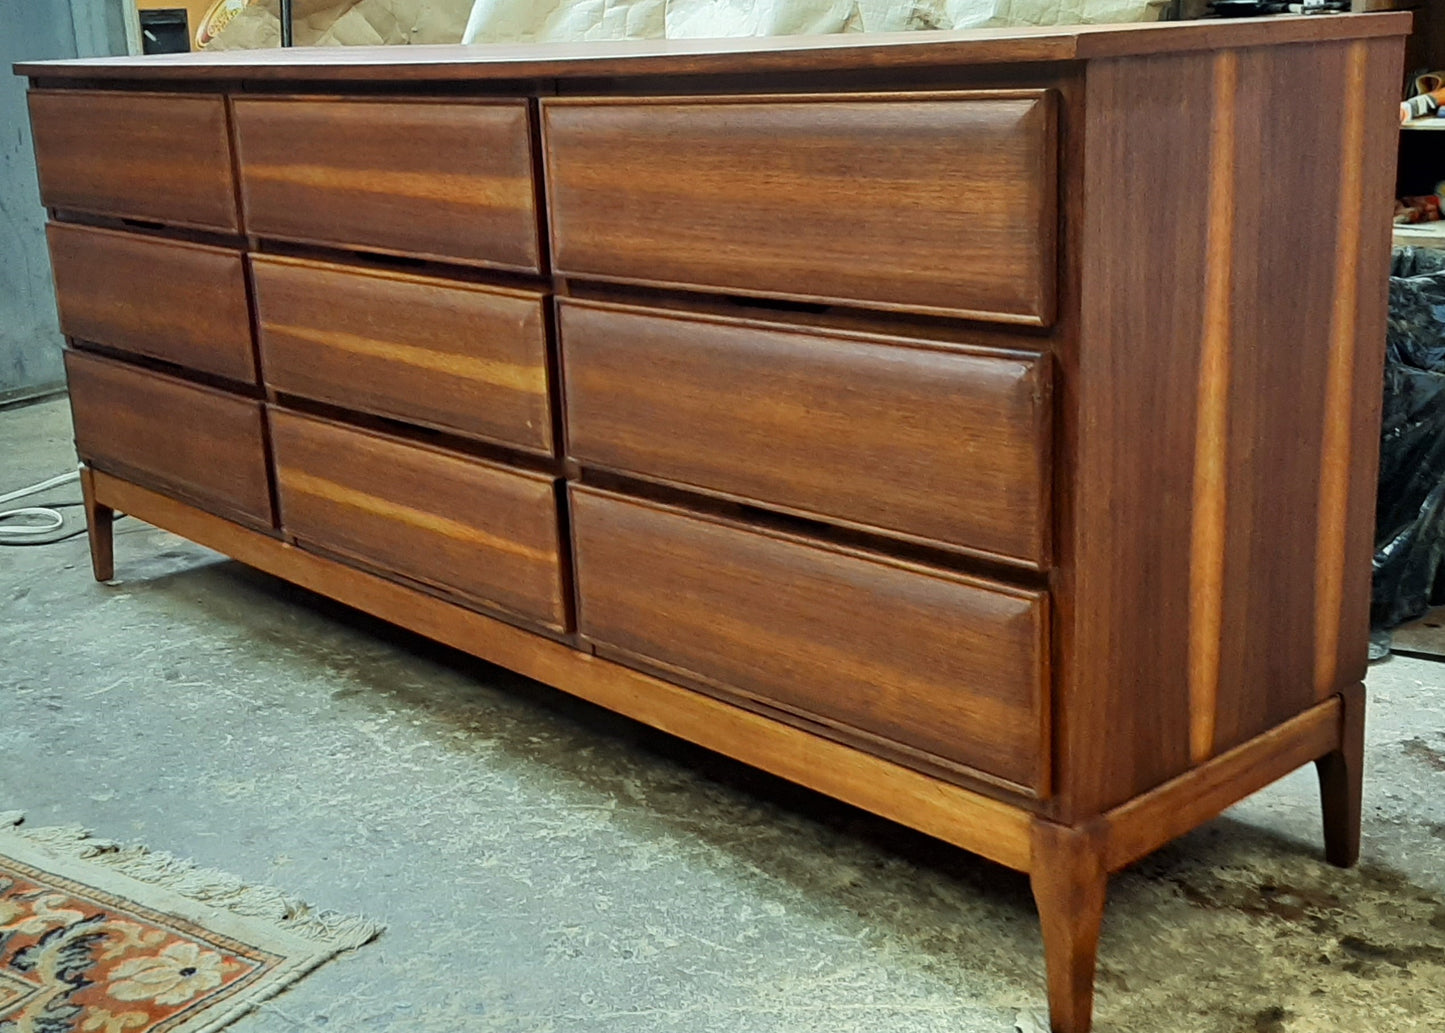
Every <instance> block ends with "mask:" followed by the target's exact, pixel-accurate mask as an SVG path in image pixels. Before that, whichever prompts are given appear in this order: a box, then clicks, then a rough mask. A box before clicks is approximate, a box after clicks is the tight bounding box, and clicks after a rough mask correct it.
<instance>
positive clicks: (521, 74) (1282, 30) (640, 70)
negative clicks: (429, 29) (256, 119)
mask: <svg viewBox="0 0 1445 1033" xmlns="http://www.w3.org/2000/svg"><path fill="white" fill-rule="evenodd" d="M1409 31H1410V21H1409V17H1408V15H1407V14H1405V13H1389V14H1369V15H1347V16H1343V17H1332V16H1316V17H1312V18H1309V19H1301V18H1244V19H1209V20H1207V21H1195V22H1184V23H1180V22H1164V23H1132V24H1125V25H1112V24H1105V25H1066V26H1057V27H1052V26H1051V27H1048V28H1038V27H1034V26H1024V27H1017V28H1014V29H995V30H991V31H989V32H978V31H976V30H962V31H956V32H883V33H866V34H863V33H836V34H834V35H830V36H784V37H779V38H775V39H756V38H747V39H724V40H718V39H669V40H619V41H610V40H588V41H586V42H585V43H541V44H537V43H516V44H488V45H487V46H484V47H477V46H430V47H424V48H423V47H385V46H381V47H297V48H295V49H292V50H284V51H283V50H246V51H232V52H229V53H226V52H221V53H214V52H212V53H204V54H177V55H175V56H174V57H168V58H167V59H166V60H165V61H164V62H157V61H154V60H151V59H149V58H144V57H122V58H110V59H105V60H95V59H85V60H79V61H75V60H71V61H30V62H23V63H21V64H18V65H16V66H15V67H16V72H17V74H19V75H30V76H40V77H76V78H84V77H95V78H105V79H111V78H114V79H133V78H139V79H199V80H217V79H221V80H231V79H236V78H246V79H255V80H261V81H264V80H286V81H297V80H307V81H314V82H327V81H337V82H351V81H356V80H361V81H369V80H374V79H383V78H384V79H389V80H393V81H400V82H416V81H442V82H456V81H467V82H478V81H483V82H484V81H488V80H498V79H500V80H507V79H532V78H553V77H567V78H577V77H590V76H618V75H635V76H645V77H652V76H662V75H698V74H706V73H709V72H712V73H739V74H743V75H754V76H756V75H761V74H766V73H775V72H803V73H807V74H817V73H819V72H826V71H839V70H848V69H856V68H862V67H866V68H873V69H879V70H889V69H895V70H902V69H910V68H930V67H932V68H960V67H966V66H968V65H981V64H1000V63H1017V62H1028V61H1073V60H1078V59H1081V58H1088V57H1108V56H1110V55H1118V54H1137V53H1143V52H1154V53H1165V52H1170V51H1187V50H1213V49H1216V48H1218V47H1226V46H1236V47H1237V46H1261V45H1267V44H1278V43H1307V42H1312V41H1316V40H1326V39H1341V38H1353V37H1356V36H1360V37H1364V36H1398V35H1403V34H1404V33H1407V32H1409Z"/></svg>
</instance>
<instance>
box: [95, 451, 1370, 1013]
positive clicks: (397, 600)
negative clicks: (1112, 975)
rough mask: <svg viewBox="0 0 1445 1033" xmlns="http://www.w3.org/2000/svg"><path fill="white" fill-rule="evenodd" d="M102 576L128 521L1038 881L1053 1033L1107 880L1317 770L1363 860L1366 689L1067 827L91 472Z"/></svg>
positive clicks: (1345, 863)
mask: <svg viewBox="0 0 1445 1033" xmlns="http://www.w3.org/2000/svg"><path fill="white" fill-rule="evenodd" d="M81 487H82V489H83V492H84V495H85V509H86V516H87V518H88V528H89V538H90V553H91V563H92V567H93V570H94V573H95V577H96V579H97V580H99V581H109V580H111V579H112V577H113V576H114V573H115V565H114V551H113V546H112V534H111V523H112V520H113V518H114V515H115V514H116V513H125V514H128V515H130V516H133V517H136V518H137V519H140V520H143V521H145V522H146V523H149V524H152V525H154V526H156V527H160V528H163V529H164V530H167V531H170V532H172V533H174V534H177V535H180V536H181V537H183V538H187V539H189V540H191V541H193V542H196V543H198V544H200V545H204V546H206V547H208V548H211V549H214V550H216V551H217V552H221V553H223V554H225V555H227V556H229V557H231V558H232V559H235V560H237V561H239V562H241V563H244V564H246V565H248V566H251V567H255V568H257V569H259V570H262V571H265V572H266V573H268V574H272V575H274V576H276V577H279V578H282V579H283V580H286V581H289V582H291V583H293V584H296V585H299V586H300V587H302V588H306V589H309V590H310V591H313V592H316V593H318V594H320V595H324V596H327V597H329V598H331V599H335V600H336V601H338V602H341V603H344V604H346V605H348V606H353V607H355V608H357V609H359V610H362V611H364V612H366V613H369V614H371V615H373V616H376V617H379V618H381V619H382V620H386V621H389V622H391V623H393V624H397V625H399V626H401V627H404V628H406V629H408V630H410V631H413V632H416V633H417V634H420V635H424V636H426V637H427V638H431V639H434V640H436V641H438V642H442V643H444V644H446V645H448V646H451V647H453V648H456V649H460V650H462V651H463V652H466V653H469V654H471V655H473V656H476V657H479V658H481V659H483V660H486V661H489V662H491V663H495V664H497V665H498V666H501V667H506V668H508V669H510V670H512V671H515V672H517V673H519V674H522V675H525V676H526V677H529V678H532V679H534V680H536V681H540V682H542V683H544V684H546V685H549V686H551V687H553V688H556V689H560V690H561V691H563V692H567V693H569V694H571V695H574V696H577V697H579V698H581V699H585V700H587V701H589V702H591V703H595V704H597V705H598V706H601V707H605V708H606V709H608V710H612V711H615V712H617V713H619V714H622V715H624V716H626V717H630V718H632V719H634V720H637V721H640V722H642V723H643V724H646V725H650V726H651V727H653V728H657V729H659V730H661V731H664V732H667V733H669V734H671V735H676V736H678V737H679V738H681V739H685V740H688V741H689V742H692V743H695V744H697V745H699V746H702V747H705V748H707V749H711V750H716V751H717V752H719V753H723V754H726V755H727V756H729V757H732V758H734V759H735V760H738V761H741V762H743V763H745V764H749V765H751V766H753V767H757V768H760V769H762V770H764V771H767V772H769V773H771V774H774V775H777V776H779V777H781V778H785V779H787V780H789V781H791V782H796V783H798V784H800V785H804V786H807V787H808V788H810V789H814V790H816V791H818V792H821V793H823V794H825V795H827V796H831V797H833V798H835V799H838V800H842V801H844V802H846V803H849V804H852V805H854V806H857V807H860V808H862V809H863V810H866V811H870V812H872V813H874V814H877V815H880V816H882V817H885V818H888V819H890V820H893V821H896V822H899V823H900V824H902V825H906V826H908V827H910V828H913V829H917V830H918V831H920V832H924V833H926V834H928V835H931V836H934V837H936V838H938V839H941V840H944V841H945V842H947V843H950V844H952V845H954V846H958V847H961V848H963V849H965V850H968V851H970V852H972V853H975V854H979V855H981V856H983V857H987V858H989V859H990V860H992V861H995V862H997V863H999V864H1002V865H1004V866H1006V867H1009V868H1013V869H1015V870H1017V871H1021V872H1026V873H1028V874H1029V877H1030V881H1031V884H1032V887H1033V893H1034V899H1035V901H1036V903H1037V905H1038V909H1039V916H1040V922H1041V925H1042V928H1043V940H1044V953H1045V958H1046V961H1047V968H1048V983H1049V994H1048V996H1049V1010H1050V1015H1051V1025H1052V1028H1053V1030H1054V1033H1087V1030H1088V1029H1089V1026H1090V1017H1091V1012H1092V1004H1093V984H1094V963H1095V956H1096V953H1097V947H1098V940H1099V929H1100V924H1101V922H1102V920H1103V914H1104V904H1105V898H1106V890H1107V884H1108V878H1109V875H1110V873H1112V872H1116V871H1118V870H1120V869H1121V868H1124V867H1126V866H1127V865H1129V864H1131V863H1133V862H1134V861H1136V860H1138V859H1139V858H1141V857H1143V856H1145V855H1146V854H1148V853H1150V852H1151V851H1153V850H1156V849H1158V848H1159V847H1160V846H1163V845H1164V844H1165V843H1168V842H1169V841H1170V840H1172V839H1174V838H1175V837H1177V836H1180V835H1182V834H1184V833H1186V832H1188V831H1190V830H1191V829H1194V828H1196V827H1198V826H1199V825H1202V824H1204V823H1205V822H1207V821H1209V820H1210V819H1211V818H1214V817H1215V816H1216V815H1218V814H1220V813H1221V812H1222V811H1224V810H1225V809H1226V808H1228V807H1230V806H1232V805H1233V804H1235V803H1237V802H1239V801H1240V800H1242V799H1244V798H1245V797H1246V796H1249V795H1250V794H1251V793H1254V792H1255V791H1257V790H1259V789H1261V788H1263V787H1264V786H1266V785H1268V784H1270V783H1271V782H1274V781H1275V780H1277V779H1279V778H1281V777H1283V776H1284V775H1286V774H1289V773H1290V772H1291V771H1293V770H1294V769H1296V768H1298V767H1301V766H1302V765H1304V764H1307V763H1309V762H1310V761H1314V762H1315V764H1316V766H1317V768H1318V773H1319V779H1320V793H1321V800H1322V803H1323V810H1324V833H1325V844H1326V849H1325V854H1326V858H1327V859H1328V860H1329V861H1330V862H1331V863H1332V864H1336V865H1339V866H1341V867H1349V866H1351V865H1353V864H1354V863H1355V862H1356V860H1357V859H1358V857H1359V849H1360V817H1361V806H1360V801H1361V791H1360V789H1361V773H1362V756H1363V750H1364V703H1365V699H1364V687H1363V686H1362V685H1358V684H1356V685H1352V686H1349V687H1348V688H1347V689H1345V690H1344V691H1343V692H1341V693H1340V694H1338V695H1335V696H1331V697H1329V698H1328V699H1326V700H1325V701H1324V702H1322V703H1320V704H1318V705H1317V706H1315V707H1312V708H1311V709H1309V710H1306V711H1304V712H1303V713H1301V714H1299V715H1297V716H1296V717H1294V718H1293V719H1291V720H1289V721H1286V722H1284V723H1283V724H1280V725H1278V726H1276V727H1275V728H1273V729H1271V730H1270V731H1268V732H1266V733H1264V734H1263V735H1260V736H1257V737H1256V738H1254V739H1251V740H1249V741H1248V742H1245V743H1243V744H1241V745H1240V746H1237V747H1235V748H1234V749H1232V750H1229V751H1228V752H1226V753H1222V754H1220V755H1219V756H1217V757H1215V758H1213V759H1212V760H1210V761H1208V762H1206V763H1204V764H1202V765H1200V766H1199V767H1196V768H1194V769H1192V770H1190V771H1188V772H1185V773H1184V774H1182V775H1180V776H1178V777H1177V778H1174V779H1172V780H1170V781H1168V782H1165V783H1164V784H1163V785H1160V786H1158V787H1156V788H1155V789H1153V790H1151V791H1149V792H1147V793H1144V794H1142V795H1140V796H1137V797H1135V798H1134V799H1132V800H1129V801H1127V802H1126V803H1124V804H1121V805H1120V806H1118V807H1115V808H1114V809H1112V810H1110V811H1107V812H1105V813H1104V814H1102V815H1100V816H1098V817H1096V818H1094V819H1092V820H1090V821H1088V822H1086V823H1084V824H1081V825H1076V826H1069V825H1063V824H1059V823H1056V822H1054V821H1051V820H1049V819H1048V818H1046V817H1044V816H1042V815H1040V814H1037V813H1035V812H1033V811H1031V810H1029V809H1027V808H1025V807H1022V806H1014V805H1011V804H1008V803H1005V802H1003V801H1000V800H995V799H993V798H991V797H988V796H984V795H982V794H980V793H976V792H973V791H970V790H968V789H966V788H963V787H961V786H957V785H954V784H952V783H950V782H944V781H941V780H939V779H936V778H933V777H930V776H928V775H925V774H922V773H920V772H918V771H914V770H913V769H911V768H907V767H904V766H902V765H900V764H897V763H894V762H893V761H889V760H885V759H883V758H881V757H877V756H874V755H872V754H869V753H865V752H863V751H861V750H857V749H854V748H852V747H849V746H845V745H843V744H841V743H837V742H834V741H832V740H829V739H824V738H821V737H819V736H816V735H813V734H811V733H809V732H806V731H804V730H802V729H799V728H795V727H793V726H791V725H787V724H783V723H781V722H778V721H774V720H771V719H769V718H767V717H764V716H763V715H760V714H757V713H754V712H752V711H749V710H744V709H742V708H740V707H736V706H732V705H730V704H728V703H724V702H722V701H720V700H717V699H714V698H712V697H710V696H705V695H702V694H700V693H696V692H692V691H690V690H688V689H684V688H680V687H678V686H675V685H672V684H670V683H668V682H665V681H662V680H660V679H657V678H654V677H652V676H650V675H646V674H642V673H640V672H637V671H634V670H632V669H630V668H627V667H624V666H622V665H620V664H616V663H613V662H611V661H608V660H604V659H600V658H598V657H596V656H594V655H593V654H591V653H590V652H586V651H584V650H583V649H578V648H573V647H571V646H568V645H566V644H563V643H561V642H555V641H552V640H550V639H547V638H543V637H542V636H540V635H535V634H532V633H530V632H527V631H523V630H522V629H520V628H516V627H513V626H511V625H509V624H506V623H503V622H501V621H498V620H494V619H492V618H490V617H486V616H484V615H482V614H480V613H476V612H474V611H472V610H467V609H464V608H462V607H458V606H456V605H454V604H452V603H448V602H446V601H444V600H442V599H439V598H436V597H434V596H431V595H428V594H426V593H424V592H421V591H418V590H416V589H414V588H409V587H406V586H404V585H400V584H397V583H395V582H392V581H388V580H386V579H385V578H382V577H378V576H376V575H374V574H369V573H366V572H364V571H361V570H357V569H355V568H352V567H349V566H347V565H345V564H342V563H339V562H336V561H335V560H331V559H327V558H325V557H322V556H318V555H316V554H313V553H310V552H307V551H305V550H303V549H301V548H298V547H297V546H295V545H293V544H291V543H289V542H286V541H283V540H282V539H280V538H276V537H272V536H270V535H267V534H263V533H261V532H259V531H254V530H251V529H249V528H245V527H242V526H240V525H238V524H235V523H233V522H231V521H229V520H226V519H223V518H221V517H218V516H214V515H212V514H210V513H208V512H206V511H204V510H202V509H198V508H196V507H194V506H191V505H188V504H186V503H183V502H178V501H176V500H175V499H172V498H169V497H167V496H165V495H161V494H158V493H156V492H154V491H151V490H150V489H148V488H144V487H142V486H140V485H137V484H134V483H132V482H130V481H126V480H123V479H121V478H119V477H115V476H112V475H110V474H107V473H104V472H102V471H99V470H95V469H92V468H91V467H88V466H85V467H82V470H81Z"/></svg>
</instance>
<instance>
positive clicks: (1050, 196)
mask: <svg viewBox="0 0 1445 1033" xmlns="http://www.w3.org/2000/svg"><path fill="white" fill-rule="evenodd" d="M1055 105H1056V98H1055V96H1054V94H1053V93H1051V92H1049V91H1044V90H1033V91H1024V92H1019V93H1003V92H995V93H973V94H967V93H958V94H941V95H920V94H914V95H898V94H883V95H872V96H869V95H856V96H850V97H848V98H847V99H842V98H840V97H838V96H836V95H835V96H812V97H786V98H782V97H774V98H754V97H748V98H726V97H703V98H683V97H678V98H657V99H652V100H647V101H630V100H618V101H594V100H582V101H570V100H565V99H548V100H544V101H543V103H542V135H543V149H544V152H545V156H546V165H547V190H548V196H549V205H550V207H551V213H552V219H551V229H552V255H553V264H554V265H555V267H556V268H557V270H558V271H559V272H561V273H564V274H566V275H569V276H579V277H594V278H600V279H604V280H614V281H621V282H627V283H645V284H654V285H677V286H691V287H697V288H701V289H704V290H710V291H721V292H724V293H735V294H744V295H759V296H771V297H780V298H798V299H803V300H820V299H821V300H828V301H835V302H839V303H843V304H867V305H872V306H875V307H880V308H885V309H897V310H905V311H915V312H935V313H949V314H953V315H968V316H973V317H977V318H981V319H991V320H999V321H1003V322H1011V323H1025V324H1034V325H1047V324H1048V323H1050V322H1051V321H1052V320H1053V315H1054V312H1053V308H1054V290H1055V277H1056V268H1055V251H1054V247H1055V240H1054V237H1055V230H1056V226H1055V222H1056V217H1055V211H1056V201H1057V191H1058V186H1057V180H1056V175H1055V162H1056V158H1057V154H1056V151H1057V147H1058V137H1057V130H1056V126H1055Z"/></svg>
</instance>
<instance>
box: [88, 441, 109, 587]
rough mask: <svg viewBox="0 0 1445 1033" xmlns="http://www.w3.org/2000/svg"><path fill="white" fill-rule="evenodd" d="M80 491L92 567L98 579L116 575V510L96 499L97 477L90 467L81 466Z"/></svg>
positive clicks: (105, 579)
mask: <svg viewBox="0 0 1445 1033" xmlns="http://www.w3.org/2000/svg"><path fill="white" fill-rule="evenodd" d="M80 492H81V495H82V497H83V498H84V499H85V533H86V535H87V536H88V537H89V539H90V569H91V571H92V572H93V573H94V574H95V579H96V580H97V581H109V580H110V579H111V578H113V577H115V537H114V535H112V534H111V524H112V523H113V522H114V520H115V511H114V510H113V509H111V508H110V507H109V506H102V505H101V504H100V503H98V502H96V501H95V478H94V477H93V476H92V475H91V472H90V467H88V466H83V467H81V468H80Z"/></svg>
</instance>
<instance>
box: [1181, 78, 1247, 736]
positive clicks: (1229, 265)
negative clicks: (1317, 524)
mask: <svg viewBox="0 0 1445 1033" xmlns="http://www.w3.org/2000/svg"><path fill="white" fill-rule="evenodd" d="M1238 80H1239V55H1238V53H1237V52H1236V51H1233V50H1222V51H1220V52H1219V53H1217V54H1215V55H1214V81H1213V84H1212V86H1213V97H1214V103H1215V112H1214V117H1213V119H1212V121H1211V125H1210V134H1209V216H1208V218H1209V223H1208V236H1207V237H1206V239H1205V247H1206V248H1208V253H1209V264H1208V268H1207V269H1206V270H1205V280H1204V299H1203V308H1204V312H1203V316H1204V327H1203V340H1202V341H1201V342H1200V358H1199V388H1198V403H1197V408H1196V414H1195V427H1194V497H1193V501H1192V503H1191V504H1192V505H1193V507H1194V521H1193V526H1192V527H1191V529H1190V531H1191V540H1190V550H1189V753H1190V758H1191V759H1192V760H1193V761H1194V763H1196V764H1199V763H1201V762H1203V761H1205V760H1207V759H1209V757H1210V755H1211V754H1212V753H1213V752H1214V732H1215V729H1214V724H1215V714H1216V711H1217V709H1218V706H1219V652H1220V648H1221V643H1220V636H1221V635H1222V634H1223V628H1222V627H1221V626H1220V622H1221V620H1222V614H1223V610H1224V537H1225V532H1226V530H1227V526H1228V525H1227V521H1228V512H1227V496H1226V493H1225V480H1226V476H1227V469H1228V467H1227V463H1228V458H1229V456H1228V452H1227V449H1226V444H1227V442H1228V439H1229V346H1230V334H1229V331H1230V322H1231V319H1230V315H1231V311H1230V310H1231V298H1230V281H1231V279H1232V277H1233V275H1234V204H1235V201H1234V185H1235V184H1234V165H1235V154H1234V143H1235V140H1234V137H1235V124H1234V95H1235V90H1236V89H1237V86H1238Z"/></svg>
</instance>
